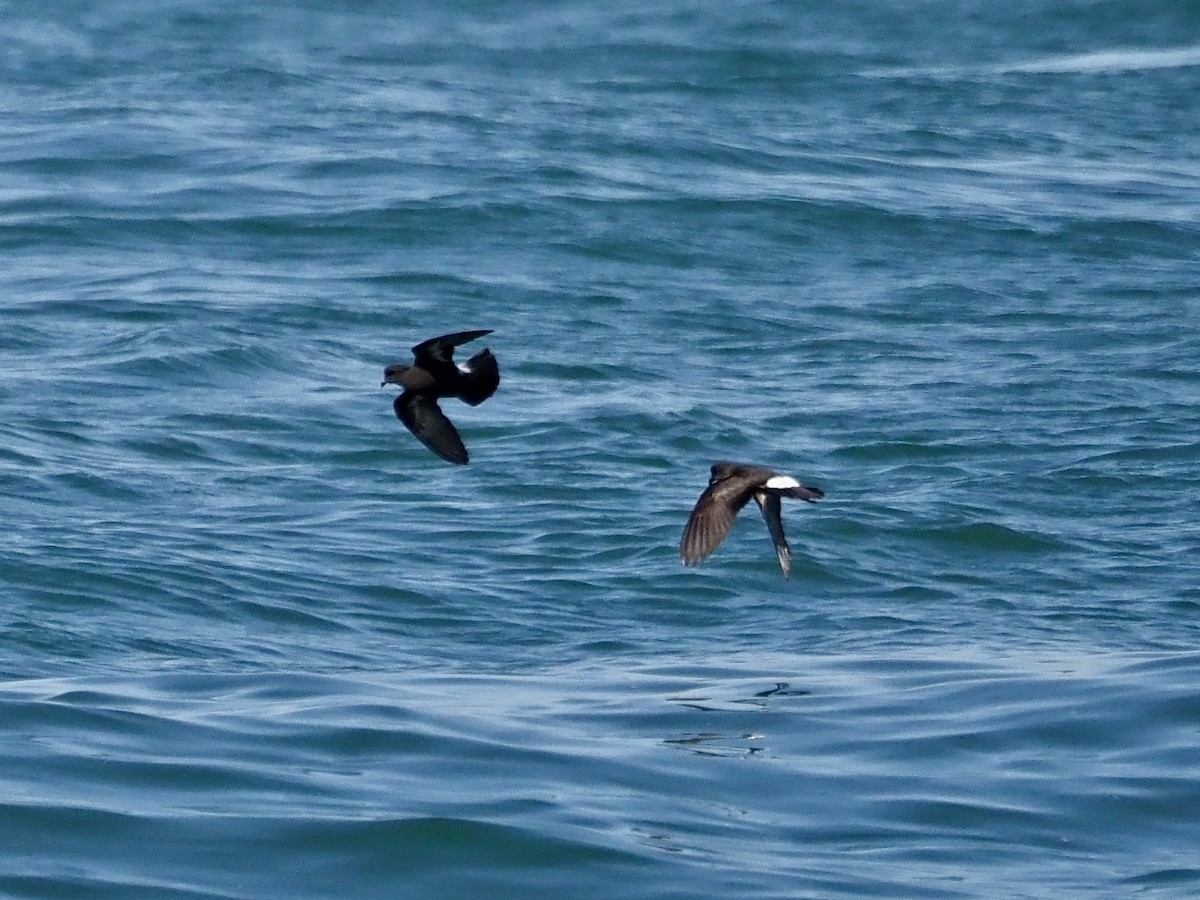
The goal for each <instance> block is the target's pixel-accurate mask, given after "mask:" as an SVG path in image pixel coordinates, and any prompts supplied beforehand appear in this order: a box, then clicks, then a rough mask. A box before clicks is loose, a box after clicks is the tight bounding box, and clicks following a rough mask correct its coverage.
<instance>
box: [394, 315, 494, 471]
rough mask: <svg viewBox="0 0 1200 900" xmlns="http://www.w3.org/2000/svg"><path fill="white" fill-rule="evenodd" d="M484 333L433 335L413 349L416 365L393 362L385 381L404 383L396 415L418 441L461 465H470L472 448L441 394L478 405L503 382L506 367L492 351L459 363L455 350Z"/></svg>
mask: <svg viewBox="0 0 1200 900" xmlns="http://www.w3.org/2000/svg"><path fill="white" fill-rule="evenodd" d="M491 333H492V329H490V328H485V329H483V330H481V331H459V332H455V333H454V334H444V335H442V336H441V337H435V338H430V339H429V340H427V341H423V342H422V343H420V344H417V346H415V347H413V348H412V352H413V357H414V359H413V361H412V364H411V365H405V364H404V363H392V364H391V365H390V366H388V367H386V368H385V369H384V370H383V384H381V385H380V387H383V385H385V384H398V385H400V386H401V387H402V388H404V391H403V392H402V393H401V394H400V396H399V397H397V398H396V399H395V401H394V402H393V404H392V405H393V407H394V408H395V410H396V417H397V418H399V419H400V421H401V422H403V423H404V424H405V426H406V427H407V428H408V430H409V431H411V432H412V433H413V434H415V435H416V436H417V439H418V440H419V441H420V442H421V443H422V444H424V445H425V446H426V447H428V448H429V449H430V450H432V451H433V452H434V453H436V454H437V455H438V456H440V457H441V458H442V459H444V460H447V461H449V462H452V463H458V464H459V465H466V463H467V459H468V457H467V448H466V447H465V446H464V445H463V442H462V438H461V437H459V434H458V429H456V428H455V427H454V423H453V422H451V421H450V420H449V419H447V418H446V414H445V413H443V412H442V409H441V407H440V406H438V399H439V398H441V397H458V398H459V399H460V400H462V401H463V402H464V403H469V404H471V406H478V405H479V404H480V403H482V402H483V401H484V400H486V399H487V398H488V397H490V396H492V394H494V393H496V388H497V386H498V385H499V384H500V365H499V363H497V362H496V357H495V356H493V355H492V351H491V350H488V349H484V350H481V351H480V352H479V353H476V354H475V355H474V356H472V357H471V358H470V359H469V360H468V361H467V363H466V365H463V366H460V365H457V364H455V362H454V348H455V347H457V346H459V345H460V344H465V343H467V342H468V341H473V340H475V339H476V338H481V337H483V336H484V335H485V334H491Z"/></svg>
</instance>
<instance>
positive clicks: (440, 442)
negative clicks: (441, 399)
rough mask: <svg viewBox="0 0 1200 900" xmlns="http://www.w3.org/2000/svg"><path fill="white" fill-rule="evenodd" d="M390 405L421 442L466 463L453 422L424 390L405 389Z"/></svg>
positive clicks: (465, 451)
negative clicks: (415, 391) (417, 391)
mask: <svg viewBox="0 0 1200 900" xmlns="http://www.w3.org/2000/svg"><path fill="white" fill-rule="evenodd" d="M392 406H393V407H394V408H395V410H396V417H397V418H398V419H400V421H401V422H403V423H404V425H405V426H406V427H407V428H408V430H409V431H411V432H412V433H413V434H415V435H416V436H417V440H419V441H420V442H421V443H422V444H424V445H425V446H426V447H428V448H429V449H430V450H432V451H433V452H434V453H436V454H437V455H438V456H440V457H441V458H442V459H444V460H447V461H448V462H452V463H458V464H459V465H466V463H467V448H466V447H465V446H464V445H463V442H462V438H461V437H459V435H458V429H457V428H455V427H454V423H453V422H451V421H450V420H449V419H447V418H446V414H445V413H443V412H442V410H441V407H439V406H438V405H437V401H436V400H434V399H432V398H431V397H426V396H425V395H424V394H418V393H414V392H413V391H405V392H404V393H403V394H401V395H400V396H399V397H397V398H396V400H395V402H394V403H393V404H392Z"/></svg>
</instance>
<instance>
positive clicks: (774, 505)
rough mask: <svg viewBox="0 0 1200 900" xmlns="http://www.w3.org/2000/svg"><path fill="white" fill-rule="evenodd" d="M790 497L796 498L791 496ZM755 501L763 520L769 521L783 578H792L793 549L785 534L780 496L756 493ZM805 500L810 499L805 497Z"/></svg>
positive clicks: (768, 492)
mask: <svg viewBox="0 0 1200 900" xmlns="http://www.w3.org/2000/svg"><path fill="white" fill-rule="evenodd" d="M788 496H796V495H794V494H789V495H788ZM754 499H755V500H756V501H757V502H758V508H759V509H761V510H762V515H763V518H764V519H766V521H767V531H769V532H771V540H772V541H773V542H774V544H775V555H776V556H778V557H779V567H780V568H781V569H783V577H784V578H790V577H791V574H792V548H791V547H789V546H788V542H787V538H786V537H784V534H783V516H782V515H781V514H780V509H779V495H778V494H776V493H774V492H771V491H756V492H755V494H754ZM803 499H806V500H807V499H808V498H807V497H804V498H803Z"/></svg>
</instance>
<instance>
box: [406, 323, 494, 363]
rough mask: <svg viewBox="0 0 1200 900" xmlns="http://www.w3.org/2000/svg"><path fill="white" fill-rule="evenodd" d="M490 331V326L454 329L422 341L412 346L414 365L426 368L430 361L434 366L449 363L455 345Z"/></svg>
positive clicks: (452, 357) (451, 360) (452, 359)
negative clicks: (467, 329)
mask: <svg viewBox="0 0 1200 900" xmlns="http://www.w3.org/2000/svg"><path fill="white" fill-rule="evenodd" d="M491 333H492V329H490V328H484V329H482V330H480V331H456V332H455V333H454V334H443V335H442V336H441V337H435V338H430V339H429V340H427V341H422V342H421V343H419V344H417V346H415V347H413V348H412V352H413V356H415V357H416V365H418V366H420V367H421V368H423V369H428V368H429V364H430V363H432V364H434V366H435V367H436V366H437V365H438V364H441V365H446V364H448V363H451V362H453V361H454V348H455V347H457V346H459V345H460V344H466V343H468V342H469V341H473V340H475V339H476V338H481V337H483V336H484V335H485V334H491Z"/></svg>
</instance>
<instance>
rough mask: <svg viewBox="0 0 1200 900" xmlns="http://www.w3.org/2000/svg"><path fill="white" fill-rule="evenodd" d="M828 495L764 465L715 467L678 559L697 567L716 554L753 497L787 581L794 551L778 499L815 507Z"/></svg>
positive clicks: (699, 501)
mask: <svg viewBox="0 0 1200 900" xmlns="http://www.w3.org/2000/svg"><path fill="white" fill-rule="evenodd" d="M824 496H825V492H824V491H822V490H821V489H820V488H816V487H811V486H809V485H804V484H801V483H800V482H798V481H797V480H796V479H795V478H792V477H791V476H790V475H781V474H780V473H779V472H775V471H773V470H772V469H768V468H766V467H764V466H755V465H750V464H748V463H732V462H717V463H713V467H712V475H711V477H710V478H709V480H708V487H707V488H705V490H704V493H703V494H701V495H700V499H699V500H697V501H696V507H695V508H694V509H693V510H692V515H691V516H690V517H689V518H688V522H687V525H686V526H685V527H684V529H683V539H682V540H681V541H680V542H679V556H680V558H681V559H682V560H683V563H684V565H686V566H694V565H696V564H697V563H698V562H700V561H701V560H702V559H704V558H705V557H706V556H708V555H709V554H710V553H712V552H713V551H714V550H715V549H717V546H718V545H719V544H720V543H721V541H723V540H725V536H726V535H727V534H729V529H730V528H731V527H732V526H733V520H734V518H736V516H737V514H738V512H739V511H740V510H741V508H742V507H743V506H745V505H746V504H747V503H748V502H749V501H750V498H751V497H753V498H754V500H755V501H756V502H757V503H758V507H759V509H761V510H762V514H763V518H764V519H766V521H767V530H768V531H770V532H771V540H772V541H774V543H775V554H776V555H777V556H778V557H779V565H780V567H781V568H782V569H783V574H784V577H787V576H789V575H791V572H792V551H791V549H790V548H789V547H788V543H787V539H786V538H785V537H784V535H783V519H782V517H781V516H780V504H779V498H780V497H796V498H798V499H800V500H807V501H809V502H810V503H815V502H816V501H817V500H818V499H819V498H820V497H824Z"/></svg>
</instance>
